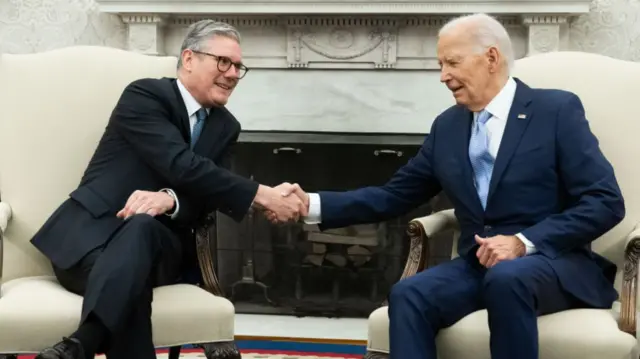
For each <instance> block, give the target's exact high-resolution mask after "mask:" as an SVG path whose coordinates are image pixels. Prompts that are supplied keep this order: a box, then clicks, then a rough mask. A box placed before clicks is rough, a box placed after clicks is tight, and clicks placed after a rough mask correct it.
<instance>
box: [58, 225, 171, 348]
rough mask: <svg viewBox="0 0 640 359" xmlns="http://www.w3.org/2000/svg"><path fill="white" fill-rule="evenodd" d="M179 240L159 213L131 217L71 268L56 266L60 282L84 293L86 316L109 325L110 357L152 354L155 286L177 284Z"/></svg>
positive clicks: (68, 288) (83, 319)
mask: <svg viewBox="0 0 640 359" xmlns="http://www.w3.org/2000/svg"><path fill="white" fill-rule="evenodd" d="M181 258H182V253H181V245H180V240H179V238H178V237H177V235H176V234H175V233H174V232H172V231H171V230H170V229H168V228H167V227H166V226H165V225H163V224H162V223H160V222H159V221H158V220H156V219H155V218H153V217H151V216H149V215H146V214H138V215H135V216H132V217H130V218H129V219H127V220H126V222H125V223H124V224H123V225H122V226H121V227H120V229H118V231H117V232H116V233H115V234H114V235H113V236H112V238H111V239H110V240H109V241H108V242H107V243H106V244H105V245H104V246H101V247H99V248H96V249H94V250H93V251H91V252H90V253H89V254H87V255H86V256H85V257H84V258H83V259H82V260H81V261H80V262H78V263H77V264H76V265H74V266H72V267H71V268H69V269H67V270H62V269H59V268H55V266H54V272H55V274H56V277H57V278H58V281H59V282H60V284H61V285H62V286H63V287H64V288H66V289H67V290H69V291H70V292H73V293H76V294H78V295H82V296H83V297H84V301H83V306H82V317H81V318H82V319H81V321H82V322H84V321H85V320H86V319H87V317H88V316H89V315H90V314H91V315H92V316H95V317H97V318H98V319H99V320H100V321H101V322H102V323H103V324H104V325H105V326H106V327H107V329H108V330H109V334H110V335H109V338H108V341H107V343H104V345H103V348H104V352H105V353H106V355H107V357H108V358H109V359H125V358H132V359H134V358H136V359H153V358H155V349H154V345H153V337H152V332H151V302H152V300H153V288H154V287H158V286H163V285H169V284H173V283H176V282H177V280H178V278H179V275H180V266H181V263H180V262H181Z"/></svg>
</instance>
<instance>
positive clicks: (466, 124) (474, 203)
mask: <svg viewBox="0 0 640 359" xmlns="http://www.w3.org/2000/svg"><path fill="white" fill-rule="evenodd" d="M460 112H461V115H460V118H461V119H462V121H463V122H462V125H461V126H460V127H461V132H462V133H461V134H460V136H453V138H452V139H451V140H452V141H453V142H454V143H453V148H454V151H455V155H456V157H458V158H461V159H462V161H461V164H462V176H460V180H461V181H462V184H461V188H462V189H464V191H465V192H466V193H465V195H464V196H461V198H470V201H471V203H469V205H470V206H471V207H476V209H477V210H479V211H482V203H480V198H479V197H478V192H477V191H476V186H475V184H474V182H473V178H474V176H473V168H472V167H471V161H470V160H469V139H470V137H471V126H472V124H473V112H471V111H469V110H467V109H466V108H462V107H461V110H460Z"/></svg>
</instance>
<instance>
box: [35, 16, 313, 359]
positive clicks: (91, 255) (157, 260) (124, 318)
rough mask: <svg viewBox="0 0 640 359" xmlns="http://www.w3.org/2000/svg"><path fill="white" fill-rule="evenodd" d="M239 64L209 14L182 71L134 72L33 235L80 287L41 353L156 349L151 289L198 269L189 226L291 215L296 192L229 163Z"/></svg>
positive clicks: (236, 41) (64, 280) (72, 355)
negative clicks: (262, 214) (214, 219)
mask: <svg viewBox="0 0 640 359" xmlns="http://www.w3.org/2000/svg"><path fill="white" fill-rule="evenodd" d="M246 73H247V67H246V66H245V65H243V64H242V55H241V50H240V36H239V34H238V32H237V31H236V30H235V29H234V28H233V27H231V26H229V25H228V24H224V23H220V22H214V21H210V20H205V21H200V22H198V23H195V24H194V25H192V26H191V27H190V28H189V29H188V33H187V36H186V38H185V40H184V42H183V44H182V48H181V53H180V57H179V61H178V66H177V78H175V79H174V78H162V79H141V80H137V81H134V82H133V83H131V84H130V85H128V86H127V87H126V88H125V90H124V92H123V94H122V96H121V97H120V99H119V101H118V103H117V105H116V107H115V109H114V110H113V113H112V115H111V118H110V120H109V123H108V125H107V127H106V129H105V133H104V135H103V137H102V139H101V141H100V143H99V145H98V147H97V149H96V151H95V153H94V155H93V158H92V159H91V161H90V163H89V165H88V167H87V169H86V171H85V173H84V176H83V178H82V180H81V181H80V185H79V186H78V188H77V189H76V190H75V191H73V192H72V193H71V194H70V198H69V199H67V200H66V201H65V202H63V203H62V205H61V206H60V207H59V208H58V209H57V210H56V211H55V212H54V213H53V214H52V215H51V217H50V218H49V219H48V220H47V222H46V223H45V224H44V225H43V227H42V228H41V229H40V230H39V231H38V233H36V234H35V236H34V238H33V239H32V243H33V245H34V246H35V247H36V248H38V249H39V250H40V251H41V252H42V253H43V254H44V255H46V256H47V257H48V258H49V259H50V260H51V262H52V266H53V268H54V271H55V274H56V277H57V278H58V280H59V282H60V283H61V285H62V286H64V287H65V288H66V289H67V290H69V291H71V292H74V293H77V294H79V295H82V296H84V302H83V307H82V317H81V323H80V325H79V328H78V330H77V331H76V332H75V333H69V334H70V336H69V337H68V338H63V339H62V341H60V342H59V343H57V344H56V345H54V346H53V347H51V348H47V349H45V350H44V351H42V352H41V353H39V354H38V356H37V358H40V359H57V358H64V359H89V358H93V357H94V356H95V354H96V353H98V352H104V353H106V354H107V356H108V357H109V358H110V359H117V358H124V357H131V358H137V359H153V358H155V351H154V346H153V342H152V333H151V302H152V296H153V288H154V287H157V286H162V285H167V284H172V283H176V282H178V281H181V280H182V281H184V280H189V279H190V281H192V282H197V281H198V280H200V278H199V276H198V278H188V277H189V273H191V274H193V273H199V271H198V270H197V257H196V250H195V240H194V238H193V231H192V228H193V227H194V226H195V225H196V224H197V223H198V221H199V220H200V219H202V218H203V217H204V216H206V214H207V213H210V212H213V211H215V210H219V211H221V212H223V213H225V214H227V215H229V216H230V217H232V218H233V219H235V220H237V221H240V220H241V219H242V218H243V217H244V215H245V214H246V212H247V211H248V210H249V208H250V207H252V206H254V207H256V208H259V209H262V210H268V211H270V212H273V213H276V214H277V216H278V218H279V220H282V221H289V220H296V219H297V218H298V216H300V215H306V208H304V206H303V205H302V202H301V201H300V199H298V198H297V197H296V196H291V197H283V196H282V190H281V189H278V188H271V187H267V186H264V185H260V184H258V183H256V182H254V181H252V180H250V179H247V178H243V177H241V176H238V175H236V174H233V173H231V172H230V171H229V170H227V169H226V168H228V159H229V149H230V146H231V145H232V144H233V143H234V142H236V140H237V138H238V135H239V132H240V124H239V123H238V121H237V120H236V119H235V118H234V117H233V115H232V114H231V113H230V112H229V111H228V110H227V109H226V108H225V104H226V103H227V100H228V99H229V96H231V93H232V92H233V90H234V88H235V87H236V86H237V84H238V81H239V80H240V79H241V78H242V77H243V76H245V75H246Z"/></svg>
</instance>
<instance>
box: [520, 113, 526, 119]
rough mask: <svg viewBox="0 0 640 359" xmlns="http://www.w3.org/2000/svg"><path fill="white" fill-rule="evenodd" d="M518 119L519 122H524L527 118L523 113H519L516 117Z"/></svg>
mask: <svg viewBox="0 0 640 359" xmlns="http://www.w3.org/2000/svg"><path fill="white" fill-rule="evenodd" d="M518 118H519V119H521V120H524V119H525V118H527V115H525V114H524V113H521V114H519V115H518Z"/></svg>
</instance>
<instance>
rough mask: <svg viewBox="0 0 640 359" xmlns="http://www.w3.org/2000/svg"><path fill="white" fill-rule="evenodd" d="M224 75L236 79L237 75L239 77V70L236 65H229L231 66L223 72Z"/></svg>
mask: <svg viewBox="0 0 640 359" xmlns="http://www.w3.org/2000/svg"><path fill="white" fill-rule="evenodd" d="M224 76H225V77H227V78H233V79H237V78H238V77H240V70H238V68H237V67H235V66H233V65H231V67H229V70H227V72H225V73H224Z"/></svg>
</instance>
